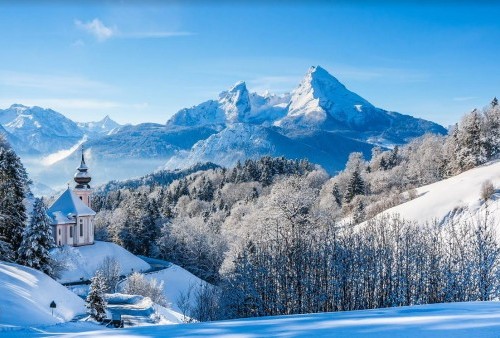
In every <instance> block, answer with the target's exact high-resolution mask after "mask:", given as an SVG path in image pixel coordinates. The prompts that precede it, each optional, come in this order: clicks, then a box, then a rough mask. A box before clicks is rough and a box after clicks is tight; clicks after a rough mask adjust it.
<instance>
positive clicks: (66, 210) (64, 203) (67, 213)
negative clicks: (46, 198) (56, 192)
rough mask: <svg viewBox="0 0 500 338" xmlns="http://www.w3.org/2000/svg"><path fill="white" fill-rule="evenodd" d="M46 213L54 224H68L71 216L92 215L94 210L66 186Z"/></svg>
mask: <svg viewBox="0 0 500 338" xmlns="http://www.w3.org/2000/svg"><path fill="white" fill-rule="evenodd" d="M48 214H49V215H50V216H52V218H53V219H54V221H55V222H56V224H68V223H73V220H72V217H73V216H93V215H95V211H94V210H92V209H91V208H89V207H88V206H86V205H85V203H83V202H82V200H80V198H78V196H76V195H75V193H74V192H73V191H72V190H71V189H70V188H69V187H68V189H66V191H64V192H63V193H62V195H61V196H59V198H58V199H57V200H56V201H55V202H54V203H53V204H52V205H51V206H50V208H49V210H48Z"/></svg>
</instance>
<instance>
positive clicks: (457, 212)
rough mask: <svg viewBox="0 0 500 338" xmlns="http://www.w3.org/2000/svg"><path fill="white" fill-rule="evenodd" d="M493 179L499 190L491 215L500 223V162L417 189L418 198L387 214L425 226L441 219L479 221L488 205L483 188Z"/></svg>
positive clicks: (490, 206)
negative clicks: (485, 182)
mask: <svg viewBox="0 0 500 338" xmlns="http://www.w3.org/2000/svg"><path fill="white" fill-rule="evenodd" d="M486 180H491V182H492V183H493V186H494V187H495V188H496V190H497V191H496V193H495V195H494V196H493V199H492V200H491V201H489V202H488V205H487V207H488V210H489V212H490V215H491V216H492V217H494V218H495V219H496V220H497V221H500V208H499V200H500V190H499V189H500V161H494V162H490V163H487V164H485V165H483V166H480V167H478V168H474V169H472V170H469V171H466V172H464V173H462V174H460V175H457V176H454V177H451V178H449V179H446V180H442V181H439V182H436V183H433V184H430V185H426V186H423V187H421V188H418V189H417V196H418V197H417V198H415V199H413V200H411V201H409V202H406V203H403V204H401V205H398V206H396V207H393V208H391V209H388V210H386V211H385V212H384V213H385V214H399V215H400V216H401V217H402V218H405V219H408V220H414V221H419V222H421V223H425V222H432V221H434V220H437V221H438V222H443V221H446V220H447V219H449V218H450V217H453V218H454V219H455V220H470V221H475V220H476V219H477V216H478V215H480V214H481V212H482V211H484V209H485V207H486V204H485V203H484V202H483V201H482V200H481V197H480V196H481V195H480V193H481V185H482V184H483V182H484V181H486Z"/></svg>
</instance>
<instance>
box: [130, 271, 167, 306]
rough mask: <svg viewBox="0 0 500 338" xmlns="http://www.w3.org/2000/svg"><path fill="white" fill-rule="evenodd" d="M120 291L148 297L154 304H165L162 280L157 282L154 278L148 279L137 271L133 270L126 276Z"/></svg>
mask: <svg viewBox="0 0 500 338" xmlns="http://www.w3.org/2000/svg"><path fill="white" fill-rule="evenodd" d="M122 292H123V293H126V294H129V295H141V296H144V297H149V298H151V300H152V301H153V302H155V303H156V304H159V305H162V306H167V300H166V299H165V296H164V294H163V281H161V282H159V283H158V281H157V280H156V279H154V278H153V279H151V280H148V279H146V277H144V275H143V274H142V273H139V272H134V273H133V274H132V275H130V277H128V278H127V281H126V282H125V285H124V286H123V290H122Z"/></svg>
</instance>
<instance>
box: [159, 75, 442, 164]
mask: <svg viewBox="0 0 500 338" xmlns="http://www.w3.org/2000/svg"><path fill="white" fill-rule="evenodd" d="M167 125H169V126H183V127H186V128H192V127H195V126H206V125H210V126H213V127H214V128H216V129H218V130H219V132H218V133H217V134H214V135H211V136H210V137H209V138H207V139H204V140H201V141H199V142H198V143H196V144H195V145H194V146H193V148H192V149H190V150H189V151H181V152H179V153H177V154H175V155H174V156H173V157H172V158H171V159H170V160H169V161H168V162H167V164H166V168H167V169H175V168H179V167H181V168H182V167H185V166H190V165H193V164H195V163H198V162H205V161H210V162H214V163H216V164H220V165H225V166H231V165H234V164H235V163H236V161H238V160H240V161H241V160H245V159H246V158H257V157H260V156H264V155H272V156H285V157H289V158H302V157H305V158H308V159H309V160H310V161H312V162H315V163H318V164H320V165H322V166H323V167H324V168H326V169H327V170H329V171H336V170H339V169H341V168H342V167H343V165H344V164H345V162H346V160H347V157H348V155H349V153H351V152H353V151H361V152H363V153H364V154H365V156H366V157H369V156H370V149H371V148H372V147H373V145H374V144H378V145H394V144H403V143H406V142H407V141H409V140H410V139H412V138H414V137H417V136H421V135H423V134H425V133H427V132H433V133H440V134H445V133H446V130H445V129H444V128H443V127H442V126H440V125H438V124H436V123H433V122H430V121H426V120H422V119H417V118H414V117H412V116H408V115H402V114H399V113H395V112H388V111H386V110H383V109H379V108H376V107H374V106H373V105H372V104H371V103H369V102H368V101H367V100H365V99H363V98H362V97H361V96H359V95H357V94H355V93H353V92H351V91H350V90H348V89H347V88H346V87H345V86H344V85H343V84H341V83H340V82H339V81H338V80H337V79H336V78H335V77H333V76H332V75H330V74H329V73H328V72H327V71H326V70H325V69H323V68H321V67H319V66H317V67H311V68H310V69H309V71H308V72H307V74H306V75H305V77H304V78H303V80H302V81H301V83H300V84H299V86H298V87H297V88H296V89H295V90H294V91H293V92H292V94H291V95H288V94H287V95H281V96H277V95H270V94H266V95H259V94H256V93H249V92H248V90H247V88H246V85H245V83H244V82H238V83H237V84H236V85H234V86H233V87H232V88H231V89H230V90H228V91H225V92H222V93H221V94H220V95H219V98H218V100H212V101H207V102H204V103H202V104H200V105H198V106H194V107H192V108H188V109H183V110H181V111H179V112H178V113H177V114H175V115H174V116H173V117H172V118H171V119H170V120H169V121H168V122H167Z"/></svg>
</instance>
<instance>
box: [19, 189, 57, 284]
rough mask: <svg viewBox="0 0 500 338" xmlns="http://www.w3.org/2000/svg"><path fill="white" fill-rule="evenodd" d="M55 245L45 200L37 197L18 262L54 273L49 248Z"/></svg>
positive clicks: (48, 273)
mask: <svg viewBox="0 0 500 338" xmlns="http://www.w3.org/2000/svg"><path fill="white" fill-rule="evenodd" d="M53 247H54V237H53V236H52V225H51V220H50V218H49V216H47V208H46V207H45V205H44V203H43V201H42V200H41V199H39V198H36V199H35V201H34V203H33V212H32V214H31V219H30V222H29V224H28V226H27V227H26V228H25V229H24V232H23V236H22V242H21V246H20V247H19V249H18V251H17V254H18V258H17V261H18V263H20V264H22V265H26V266H29V267H31V268H34V269H37V270H40V271H43V272H44V273H46V274H47V275H49V276H52V275H53V270H52V259H51V258H50V254H49V250H50V249H51V248H53Z"/></svg>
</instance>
